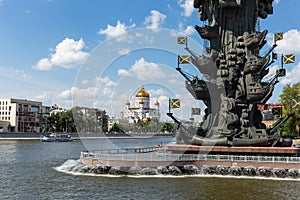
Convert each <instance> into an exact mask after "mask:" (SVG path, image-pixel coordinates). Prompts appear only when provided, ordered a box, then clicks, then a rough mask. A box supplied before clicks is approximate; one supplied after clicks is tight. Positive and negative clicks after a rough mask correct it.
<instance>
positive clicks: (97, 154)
mask: <svg viewBox="0 0 300 200" xmlns="http://www.w3.org/2000/svg"><path fill="white" fill-rule="evenodd" d="M110 152H113V153H110ZM81 157H82V158H89V159H99V160H118V161H125V160H126V161H167V162H174V161H222V162H225V161H227V162H266V163H298V164H300V157H280V156H245V155H207V154H175V153H170V152H165V151H152V152H151V151H148V153H141V152H140V151H138V152H129V151H124V150H123V151H122V150H120V151H118V153H117V152H116V151H107V150H105V151H104V150H99V151H83V152H81Z"/></svg>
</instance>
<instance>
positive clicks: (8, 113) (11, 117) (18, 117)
mask: <svg viewBox="0 0 300 200" xmlns="http://www.w3.org/2000/svg"><path fill="white" fill-rule="evenodd" d="M49 117H50V107H49V106H43V105H42V102H39V101H31V100H27V99H12V98H10V99H0V122H1V123H0V124H1V127H0V129H1V128H2V130H4V131H8V132H43V131H45V130H47V128H48V119H49Z"/></svg>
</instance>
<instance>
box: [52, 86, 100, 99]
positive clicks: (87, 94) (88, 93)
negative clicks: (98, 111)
mask: <svg viewBox="0 0 300 200" xmlns="http://www.w3.org/2000/svg"><path fill="white" fill-rule="evenodd" d="M95 92H96V89H95V87H88V88H78V87H72V88H71V89H67V90H64V91H62V92H60V93H59V94H58V95H57V98H59V99H63V100H70V99H72V96H75V97H80V98H86V99H92V98H93V97H94V96H95Z"/></svg>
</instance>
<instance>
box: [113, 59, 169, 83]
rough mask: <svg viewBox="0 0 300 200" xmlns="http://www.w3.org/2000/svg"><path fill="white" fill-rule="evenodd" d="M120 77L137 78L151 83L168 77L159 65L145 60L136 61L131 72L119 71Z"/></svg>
mask: <svg viewBox="0 0 300 200" xmlns="http://www.w3.org/2000/svg"><path fill="white" fill-rule="evenodd" d="M118 75H123V76H136V77H137V78H138V79H139V80H143V81H146V80H147V81H149V80H155V79H157V78H164V77H166V75H165V73H164V72H163V70H162V69H161V68H160V67H159V65H158V64H155V63H151V62H147V61H146V60H145V59H144V58H140V59H139V60H137V61H135V63H134V64H133V65H132V67H131V68H130V70H129V71H127V70H125V69H119V71H118Z"/></svg>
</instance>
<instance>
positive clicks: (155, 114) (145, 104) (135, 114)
mask: <svg viewBox="0 0 300 200" xmlns="http://www.w3.org/2000/svg"><path fill="white" fill-rule="evenodd" d="M125 105H126V118H127V119H128V120H129V122H138V121H139V120H141V121H143V120H146V119H148V118H150V119H152V118H157V119H158V120H159V118H160V113H159V102H158V101H157V100H156V101H155V103H154V106H155V108H151V107H150V95H149V93H148V92H147V91H146V90H145V88H144V86H142V88H141V89H140V90H139V91H138V92H137V93H136V95H135V106H134V107H130V102H129V101H127V102H126V103H125Z"/></svg>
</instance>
